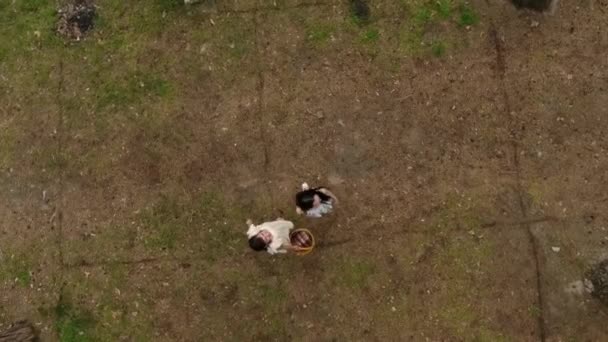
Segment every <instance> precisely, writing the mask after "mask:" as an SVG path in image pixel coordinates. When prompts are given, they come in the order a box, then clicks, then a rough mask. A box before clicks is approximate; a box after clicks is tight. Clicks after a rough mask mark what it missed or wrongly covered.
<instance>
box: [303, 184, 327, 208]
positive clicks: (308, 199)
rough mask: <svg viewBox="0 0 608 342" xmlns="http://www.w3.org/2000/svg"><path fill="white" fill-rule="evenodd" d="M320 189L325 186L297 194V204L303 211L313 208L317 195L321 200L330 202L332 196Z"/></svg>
mask: <svg viewBox="0 0 608 342" xmlns="http://www.w3.org/2000/svg"><path fill="white" fill-rule="evenodd" d="M319 189H323V187H320V188H314V189H309V190H304V191H300V192H298V193H297V194H296V205H297V206H298V207H299V208H300V209H302V210H303V211H308V210H310V209H312V205H313V203H314V201H315V195H317V196H319V197H320V198H321V202H329V200H331V197H329V196H327V195H326V194H324V193H322V192H321V191H319Z"/></svg>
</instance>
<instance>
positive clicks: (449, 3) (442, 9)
mask: <svg viewBox="0 0 608 342" xmlns="http://www.w3.org/2000/svg"><path fill="white" fill-rule="evenodd" d="M453 7H454V4H453V0H435V6H434V9H435V11H436V13H437V14H438V15H439V16H440V17H441V18H443V19H448V18H450V17H451V16H452V10H453Z"/></svg>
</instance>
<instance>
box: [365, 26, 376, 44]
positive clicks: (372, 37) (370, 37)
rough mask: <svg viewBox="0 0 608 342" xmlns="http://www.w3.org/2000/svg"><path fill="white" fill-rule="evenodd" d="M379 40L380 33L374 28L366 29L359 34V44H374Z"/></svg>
mask: <svg viewBox="0 0 608 342" xmlns="http://www.w3.org/2000/svg"><path fill="white" fill-rule="evenodd" d="M378 39H380V31H378V29H376V28H373V27H371V28H368V29H367V30H365V31H364V32H363V33H362V34H361V42H363V43H365V44H371V43H375V42H377V41H378Z"/></svg>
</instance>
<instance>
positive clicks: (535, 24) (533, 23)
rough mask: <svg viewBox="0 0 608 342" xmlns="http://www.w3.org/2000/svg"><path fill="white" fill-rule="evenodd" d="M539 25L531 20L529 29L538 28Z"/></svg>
mask: <svg viewBox="0 0 608 342" xmlns="http://www.w3.org/2000/svg"><path fill="white" fill-rule="evenodd" d="M539 25H540V23H539V22H538V21H536V20H532V23H530V27H538V26H539Z"/></svg>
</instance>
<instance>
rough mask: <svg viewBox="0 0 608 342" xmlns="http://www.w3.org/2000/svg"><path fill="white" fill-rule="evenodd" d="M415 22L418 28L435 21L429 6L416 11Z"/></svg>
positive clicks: (418, 8)
mask: <svg viewBox="0 0 608 342" xmlns="http://www.w3.org/2000/svg"><path fill="white" fill-rule="evenodd" d="M413 19H414V20H413V21H414V23H415V24H416V25H417V26H424V25H426V24H428V23H430V22H431V20H432V19H433V11H432V9H430V8H429V7H427V6H420V7H417V8H415V9H414V15H413Z"/></svg>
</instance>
